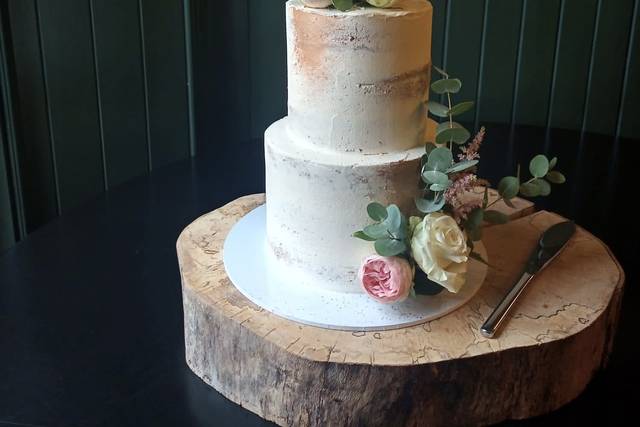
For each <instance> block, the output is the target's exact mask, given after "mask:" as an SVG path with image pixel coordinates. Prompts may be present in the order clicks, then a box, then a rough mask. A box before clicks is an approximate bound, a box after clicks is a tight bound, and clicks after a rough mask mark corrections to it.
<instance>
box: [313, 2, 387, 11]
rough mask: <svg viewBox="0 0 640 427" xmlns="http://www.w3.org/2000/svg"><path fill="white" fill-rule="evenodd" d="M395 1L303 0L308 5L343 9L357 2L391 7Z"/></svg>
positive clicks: (349, 7) (347, 8)
mask: <svg viewBox="0 0 640 427" xmlns="http://www.w3.org/2000/svg"><path fill="white" fill-rule="evenodd" d="M394 1H395V0H366V1H360V2H358V1H354V0H302V2H303V3H304V5H305V6H307V7H313V8H317V9H324V8H326V7H330V6H333V7H335V8H336V9H338V10H342V11H346V10H349V9H351V8H352V7H353V6H355V5H356V4H357V3H363V4H369V5H371V6H374V7H383V8H384V7H391V6H392V5H393V2H394Z"/></svg>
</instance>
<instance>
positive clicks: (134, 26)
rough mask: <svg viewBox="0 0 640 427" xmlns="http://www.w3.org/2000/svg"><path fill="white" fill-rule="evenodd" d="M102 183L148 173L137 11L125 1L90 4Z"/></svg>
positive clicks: (134, 5)
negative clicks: (103, 170) (103, 166)
mask: <svg viewBox="0 0 640 427" xmlns="http://www.w3.org/2000/svg"><path fill="white" fill-rule="evenodd" d="M90 1H91V4H92V5H93V23H94V35H95V51H94V54H95V62H96V75H97V79H98V89H99V94H100V101H101V102H100V105H101V113H102V128H103V140H104V152H105V164H106V174H107V183H108V185H109V186H114V185H117V184H120V183H122V182H124V181H126V180H128V179H130V178H132V177H134V176H138V175H142V174H144V173H145V172H146V171H147V160H148V159H147V142H146V141H147V138H146V123H145V121H146V118H145V106H144V102H145V101H144V82H143V75H142V64H141V58H142V49H141V45H140V43H139V40H140V36H141V34H140V27H139V19H138V6H137V4H136V2H132V1H130V0H90Z"/></svg>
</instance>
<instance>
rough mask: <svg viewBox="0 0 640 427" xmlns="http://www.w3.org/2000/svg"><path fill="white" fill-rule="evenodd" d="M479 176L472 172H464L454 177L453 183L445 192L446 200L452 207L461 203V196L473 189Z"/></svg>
mask: <svg viewBox="0 0 640 427" xmlns="http://www.w3.org/2000/svg"><path fill="white" fill-rule="evenodd" d="M477 180H478V177H477V176H476V174H474V173H471V172H463V173H459V174H456V175H455V176H453V177H452V183H451V186H450V187H449V188H447V190H446V191H445V192H444V200H445V202H446V203H448V204H450V205H451V206H452V207H454V208H455V206H457V205H460V204H461V196H462V195H463V194H464V193H466V192H467V191H471V190H472V189H473V187H474V186H475V183H476V181H477Z"/></svg>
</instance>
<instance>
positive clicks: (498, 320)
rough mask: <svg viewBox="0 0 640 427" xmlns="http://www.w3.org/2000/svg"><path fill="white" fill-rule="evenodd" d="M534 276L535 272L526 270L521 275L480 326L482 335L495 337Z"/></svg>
mask: <svg viewBox="0 0 640 427" xmlns="http://www.w3.org/2000/svg"><path fill="white" fill-rule="evenodd" d="M533 277H534V275H533V274H530V273H526V272H525V273H524V274H523V275H522V277H520V280H518V282H516V284H515V285H513V287H512V288H511V290H510V291H509V292H507V294H506V295H505V296H504V298H502V301H500V304H498V306H497V307H496V308H495V309H494V310H493V312H492V313H491V315H490V316H489V318H488V319H487V321H486V322H484V324H483V325H482V326H481V327H480V333H481V334H482V336H484V337H486V338H493V336H494V335H495V333H496V332H497V331H498V328H500V325H501V324H502V322H503V321H504V319H505V318H506V317H507V313H508V312H509V310H510V309H511V307H513V305H514V304H515V302H516V300H517V299H518V297H519V296H520V294H521V293H522V291H524V288H526V287H527V285H528V284H529V282H531V280H532V279H533Z"/></svg>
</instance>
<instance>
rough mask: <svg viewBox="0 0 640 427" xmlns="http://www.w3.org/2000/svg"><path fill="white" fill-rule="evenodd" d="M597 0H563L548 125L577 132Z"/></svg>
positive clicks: (582, 110)
mask: <svg viewBox="0 0 640 427" xmlns="http://www.w3.org/2000/svg"><path fill="white" fill-rule="evenodd" d="M595 14H596V0H566V4H565V12H564V17H563V22H562V34H561V39H560V45H559V51H558V69H557V74H556V87H555V93H554V96H553V99H552V100H551V101H552V116H551V123H550V124H551V126H552V127H559V128H566V129H580V128H581V126H582V117H583V114H584V108H585V105H584V100H585V93H586V89H587V78H588V74H589V61H590V58H591V45H592V40H593V24H594V20H595Z"/></svg>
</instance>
